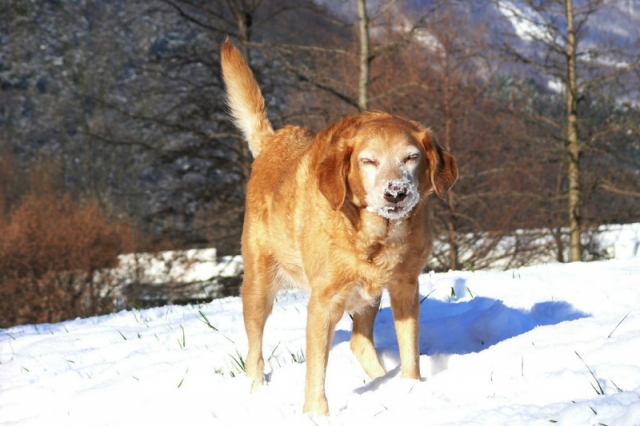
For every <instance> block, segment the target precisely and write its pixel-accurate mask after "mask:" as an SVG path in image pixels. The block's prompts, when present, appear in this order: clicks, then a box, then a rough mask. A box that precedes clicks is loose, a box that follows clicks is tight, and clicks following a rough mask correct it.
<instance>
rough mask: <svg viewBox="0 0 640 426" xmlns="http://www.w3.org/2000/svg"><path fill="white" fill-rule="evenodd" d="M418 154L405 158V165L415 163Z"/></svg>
mask: <svg viewBox="0 0 640 426" xmlns="http://www.w3.org/2000/svg"><path fill="white" fill-rule="evenodd" d="M418 156H419V155H418V154H411V155H409V156H408V157H407V158H405V159H404V162H405V163H409V162H411V161H416V160H417V159H418Z"/></svg>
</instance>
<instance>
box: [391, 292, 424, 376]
mask: <svg viewBox="0 0 640 426" xmlns="http://www.w3.org/2000/svg"><path fill="white" fill-rule="evenodd" d="M389 296H390V298H391V310H392V311H393V320H394V322H395V326H396V334H397V336H398V347H399V348H400V362H401V363H402V374H401V377H406V378H409V379H420V352H419V350H418V331H419V324H418V320H419V316H420V302H419V295H418V282H417V280H414V281H413V282H397V283H393V284H392V285H390V286H389Z"/></svg>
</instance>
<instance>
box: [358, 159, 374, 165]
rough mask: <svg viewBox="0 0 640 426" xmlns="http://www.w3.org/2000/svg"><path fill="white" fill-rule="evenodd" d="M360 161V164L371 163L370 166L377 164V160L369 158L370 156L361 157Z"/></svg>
mask: <svg viewBox="0 0 640 426" xmlns="http://www.w3.org/2000/svg"><path fill="white" fill-rule="evenodd" d="M360 162H361V163H362V164H366V165H372V166H377V165H378V162H377V161H375V160H372V159H370V158H361V159H360Z"/></svg>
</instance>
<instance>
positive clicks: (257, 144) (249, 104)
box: [221, 39, 273, 158]
mask: <svg viewBox="0 0 640 426" xmlns="http://www.w3.org/2000/svg"><path fill="white" fill-rule="evenodd" d="M221 58H222V77H223V78H224V83H225V85H226V86H227V104H228V105H229V109H230V110H231V116H232V117H233V121H234V123H235V124H236V126H238V128H239V129H240V130H241V131H242V133H244V137H245V138H246V139H247V142H248V143H249V149H250V150H251V153H252V154H253V157H254V158H255V157H257V156H258V154H260V150H261V148H262V140H263V138H265V137H267V136H271V135H273V128H272V127H271V123H270V122H269V119H268V118H267V113H266V111H265V108H264V98H263V97H262V93H261V92H260V88H259V87H258V83H257V82H256V80H255V78H254V77H253V73H252V72H251V69H250V68H249V66H248V65H247V63H246V62H245V60H244V58H243V57H242V54H241V53H240V52H239V51H238V49H236V48H235V47H233V45H232V44H231V42H229V39H227V40H226V41H225V42H224V44H223V45H222V51H221Z"/></svg>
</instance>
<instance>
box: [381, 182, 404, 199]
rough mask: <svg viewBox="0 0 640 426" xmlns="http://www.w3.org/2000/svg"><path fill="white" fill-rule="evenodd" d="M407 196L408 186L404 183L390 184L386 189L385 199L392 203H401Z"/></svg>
mask: <svg viewBox="0 0 640 426" xmlns="http://www.w3.org/2000/svg"><path fill="white" fill-rule="evenodd" d="M406 196H407V188H406V187H405V186H402V185H395V184H390V185H389V186H388V187H387V189H386V190H385V191H384V199H385V200H387V201H389V202H390V203H399V202H400V201H402V200H404V199H405V198H406Z"/></svg>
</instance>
